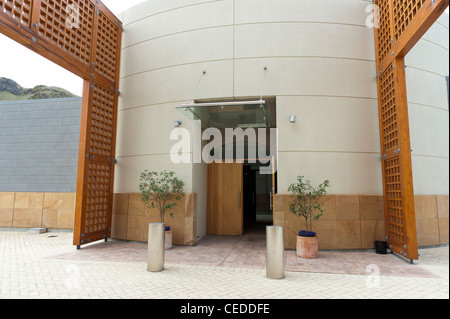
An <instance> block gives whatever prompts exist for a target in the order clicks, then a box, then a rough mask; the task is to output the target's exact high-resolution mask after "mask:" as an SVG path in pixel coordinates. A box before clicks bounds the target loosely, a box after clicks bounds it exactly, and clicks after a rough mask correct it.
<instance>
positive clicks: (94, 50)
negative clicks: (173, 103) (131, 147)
mask: <svg viewBox="0 0 450 319" xmlns="http://www.w3.org/2000/svg"><path fill="white" fill-rule="evenodd" d="M69 4H71V5H73V4H75V5H76V6H78V9H79V16H78V20H77V22H78V25H75V26H74V25H72V24H71V23H70V24H67V19H69V18H70V19H72V17H71V16H70V14H69V12H68V11H67V8H68V6H69ZM64 10H65V12H63V11H64ZM0 33H3V34H4V35H6V36H7V37H9V38H11V39H12V40H14V41H16V42H18V43H20V44H22V45H23V46H25V47H27V48H28V49H30V50H31V51H33V52H35V53H37V54H39V55H41V56H43V57H44V58H46V59H48V60H50V61H52V62H54V63H56V64H57V65H59V66H61V67H62V68H64V69H66V70H68V71H70V72H72V73H74V74H75V75H77V76H79V77H80V78H82V79H83V81H84V84H83V98H82V110H81V125H80V144H79V156H78V176H77V191H76V206H75V220H74V240H73V244H74V245H76V246H77V247H78V248H80V247H81V245H85V244H88V243H92V242H94V241H97V240H101V239H105V240H107V239H108V238H110V237H111V221H112V200H113V185H114V184H113V183H114V164H115V159H114V158H115V147H116V130H117V105H118V96H119V72H120V53H121V39H122V22H121V21H119V19H118V18H117V17H116V16H115V15H114V14H113V13H112V12H111V11H110V10H109V9H108V8H107V7H106V6H105V5H104V4H103V3H102V2H101V1H99V0H72V1H70V2H69V1H68V0H46V1H44V0H8V1H6V0H0ZM61 39H64V41H61Z"/></svg>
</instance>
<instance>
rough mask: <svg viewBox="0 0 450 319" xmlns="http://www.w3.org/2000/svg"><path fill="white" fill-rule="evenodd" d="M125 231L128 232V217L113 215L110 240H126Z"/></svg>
mask: <svg viewBox="0 0 450 319" xmlns="http://www.w3.org/2000/svg"><path fill="white" fill-rule="evenodd" d="M127 230H128V215H125V214H113V215H112V227H111V236H112V238H114V239H123V240H126V239H127Z"/></svg>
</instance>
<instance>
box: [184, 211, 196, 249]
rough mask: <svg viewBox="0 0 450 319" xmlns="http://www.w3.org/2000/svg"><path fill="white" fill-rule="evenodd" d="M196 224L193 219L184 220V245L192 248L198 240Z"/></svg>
mask: <svg viewBox="0 0 450 319" xmlns="http://www.w3.org/2000/svg"><path fill="white" fill-rule="evenodd" d="M195 224H196V223H194V219H193V218H186V219H185V220H184V245H188V246H192V245H194V244H195V242H196V240H197V231H196V225H195Z"/></svg>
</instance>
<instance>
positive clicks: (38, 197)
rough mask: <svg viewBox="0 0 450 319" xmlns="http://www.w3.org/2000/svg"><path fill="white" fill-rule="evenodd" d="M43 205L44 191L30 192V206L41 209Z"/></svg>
mask: <svg viewBox="0 0 450 319" xmlns="http://www.w3.org/2000/svg"><path fill="white" fill-rule="evenodd" d="M43 206H44V193H30V208H33V209H41V210H42V208H43Z"/></svg>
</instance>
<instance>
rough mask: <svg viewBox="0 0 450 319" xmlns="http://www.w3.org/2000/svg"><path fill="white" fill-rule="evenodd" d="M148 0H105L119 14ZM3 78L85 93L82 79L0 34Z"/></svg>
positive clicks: (80, 93) (103, 0)
mask: <svg viewBox="0 0 450 319" xmlns="http://www.w3.org/2000/svg"><path fill="white" fill-rule="evenodd" d="M144 1H145V0H102V2H103V3H104V4H105V5H106V6H107V7H108V8H109V9H110V10H111V11H112V12H113V13H114V14H116V15H117V14H119V13H121V12H123V11H125V10H126V9H128V8H131V7H133V6H135V5H137V4H139V3H141V2H144ZM0 77H5V78H10V79H12V80H14V81H16V82H17V83H19V84H20V85H21V86H22V87H24V88H33V87H35V86H36V85H40V84H42V85H47V86H58V87H62V88H64V89H66V90H69V91H70V92H72V93H74V94H76V95H79V96H81V95H82V82H83V81H82V80H81V78H79V77H77V76H75V75H73V74H72V73H71V72H68V71H66V70H65V69H63V68H61V67H59V66H58V65H56V64H54V63H53V62H50V61H48V60H47V59H45V58H42V57H41V56H39V55H37V54H35V53H34V52H32V51H30V50H28V49H27V48H25V47H24V46H22V45H20V44H18V43H16V42H14V41H12V40H10V39H9V38H7V37H6V36H4V35H2V34H0Z"/></svg>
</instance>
